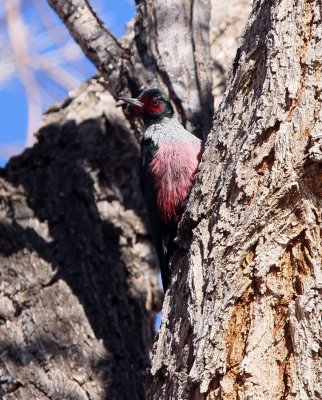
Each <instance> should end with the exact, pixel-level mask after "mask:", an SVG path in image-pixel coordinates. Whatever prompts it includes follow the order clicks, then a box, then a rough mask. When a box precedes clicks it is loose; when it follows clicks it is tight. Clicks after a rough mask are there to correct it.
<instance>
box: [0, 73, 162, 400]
mask: <svg viewBox="0 0 322 400" xmlns="http://www.w3.org/2000/svg"><path fill="white" fill-rule="evenodd" d="M137 160H138V143H137V140H136V139H135V137H134V136H133V134H132V133H131V132H130V130H129V124H128V123H127V121H126V120H125V118H124V115H123V113H122V111H121V109H118V108H116V106H115V100H114V99H113V97H112V96H111V95H110V94H109V93H108V92H107V91H106V90H105V88H104V86H103V85H102V83H100V82H99V81H98V80H96V79H94V80H92V81H90V82H88V83H87V84H84V85H83V86H82V87H81V88H79V89H78V90H77V91H76V92H74V93H73V94H71V95H70V97H69V98H68V99H67V101H66V102H65V103H64V104H63V105H61V106H59V107H54V108H52V110H50V111H49V112H48V113H47V114H46V115H45V116H44V121H43V128H42V129H41V130H40V131H39V133H38V143H37V144H36V145H35V146H34V147H33V148H31V149H28V150H26V151H25V152H24V153H23V154H22V155H21V156H19V157H16V158H14V159H12V160H11V161H10V163H9V165H8V166H7V168H6V169H5V170H3V171H1V178H0V185H1V186H0V187H1V189H0V190H1V203H0V207H1V208H0V213H1V214H0V215H1V223H0V266H1V285H0V293H1V296H0V322H1V323H0V338H1V343H0V350H1V363H0V375H1V384H0V393H1V398H3V399H5V400H8V399H19V400H23V399H26V400H30V399H105V398H111V399H119V398H124V399H130V398H131V399H142V398H144V390H143V377H144V374H145V370H146V368H147V367H148V365H149V360H148V352H149V349H150V348H151V342H152V338H153V331H154V327H153V324H154V312H155V311H156V310H157V309H160V306H161V302H162V297H161V290H160V289H159V288H158V283H157V264H156V263H155V262H154V256H153V250H152V248H151V244H150V239H149V235H148V232H147V229H146V227H145V226H146V224H145V213H144V207H143V202H142V199H141V196H140V193H139V190H138V189H137V188H138V187H139V181H138V175H137V168H136V164H137ZM124 382H126V385H125V384H124Z"/></svg>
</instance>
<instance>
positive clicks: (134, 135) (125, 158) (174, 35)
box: [0, 0, 322, 400]
mask: <svg viewBox="0 0 322 400" xmlns="http://www.w3.org/2000/svg"><path fill="white" fill-rule="evenodd" d="M48 2H49V3H50V4H51V5H52V6H53V7H54V8H55V9H56V11H57V12H58V13H59V15H60V16H61V18H62V19H63V21H64V22H65V24H66V26H67V27H68V29H69V30H70V32H71V34H72V35H73V37H74V38H75V39H76V40H77V42H78V43H79V44H80V46H81V47H82V48H83V50H84V52H85V53H86V54H87V56H88V57H89V58H90V59H91V60H92V61H93V62H94V63H95V65H96V66H97V68H98V69H99V71H100V73H101V75H102V76H103V77H104V80H103V79H102V78H94V79H92V80H91V81H89V82H87V83H85V84H84V85H82V86H81V87H80V88H79V89H77V90H76V91H75V92H74V93H72V94H71V95H70V96H69V97H68V98H67V99H66V100H65V101H64V102H63V103H62V104H60V105H57V106H54V107H52V109H51V110H49V111H48V113H46V114H45V116H44V120H43V124H42V128H41V130H40V131H39V133H38V142H37V143H36V144H35V146H34V147H33V148H31V149H28V150H26V151H25V152H24V153H23V154H22V155H21V156H19V157H16V158H14V159H12V160H11V162H10V163H9V165H8V166H7V168H5V169H4V170H1V171H0V195H1V198H0V216H1V221H0V273H1V280H0V354H1V358H0V394H1V395H0V397H1V398H3V399H4V400H8V399H10V400H13V399H19V400H20V399H21V400H24V399H26V400H27V399H28V400H30V399H59V400H60V399H77V400H78V399H95V400H96V399H97V400H99V399H144V398H145V391H144V388H143V381H144V378H145V375H146V371H147V368H148V367H150V363H151V362H150V357H149V351H150V350H151V346H152V340H153V334H154V332H153V331H154V327H153V324H154V313H155V311H157V310H159V309H160V307H161V303H162V292H161V290H160V289H159V287H158V285H157V265H156V261H155V257H154V252H153V249H152V246H151V243H150V236H149V233H148V228H147V224H146V215H145V211H144V204H143V201H142V199H141V194H140V185H139V179H138V175H137V169H136V165H137V164H138V156H139V144H138V140H137V139H138V137H139V135H140V131H141V128H142V127H141V126H140V123H139V122H138V121H135V120H134V119H133V117H132V116H131V115H130V114H129V112H128V110H127V109H126V108H121V107H120V106H119V105H118V104H117V100H116V98H117V97H118V96H119V95H121V94H132V95H135V96H136V95H137V94H138V93H139V91H141V90H142V89H143V88H146V87H152V86H160V87H161V88H163V89H165V90H166V91H167V92H168V93H169V94H170V97H171V100H172V102H173V105H174V108H175V111H176V114H177V115H178V117H179V119H180V121H181V122H182V123H183V124H184V125H185V126H186V127H187V128H188V129H190V130H191V131H193V132H194V133H195V134H197V135H198V136H199V137H204V138H205V137H206V135H207V133H208V131H209V129H210V127H211V125H212V118H213V115H214V104H215V107H216V108H217V107H218V105H219V103H220V101H221V96H222V94H223V92H224V91H226V92H225V95H224V98H223V101H222V102H221V104H220V106H219V109H218V111H217V112H216V115H215V121H214V123H213V129H212V131H211V133H210V135H209V137H208V140H207V145H206V151H205V153H204V156H203V161H202V163H201V166H200V172H199V174H198V176H197V179H196V184H195V187H194V190H193V193H192V195H191V198H190V201H189V204H188V208H187V211H186V213H185V214H184V217H183V220H182V222H181V225H180V232H179V235H178V239H177V240H178V243H179V244H180V247H181V249H180V250H179V251H178V252H177V253H176V254H175V256H174V259H173V261H172V283H171V286H170V289H169V291H168V292H167V294H166V297H165V301H164V306H163V315H162V320H163V323H162V326H161V329H160V331H159V334H158V336H157V340H156V343H155V348H154V350H153V354H152V366H151V368H150V374H149V376H148V379H147V382H146V392H147V397H148V398H149V399H176V400H177V399H189V400H190V399H245V400H246V399H256V400H258V399H265V400H270V399H274V400H275V399H300V400H306V399H310V400H311V399H319V398H321V397H322V389H321V378H320V375H321V374H320V371H321V350H320V349H321V320H320V319H319V316H320V314H321V301H319V300H320V297H319V294H320V292H319V290H321V279H322V276H321V275H322V274H321V251H322V250H321V239H320V224H321V218H322V216H321V212H320V209H321V198H322V194H321V190H320V180H321V178H322V175H321V162H322V150H321V149H322V139H321V128H322V122H321V119H322V117H321V112H320V108H321V90H322V89H321V76H320V75H321V74H320V71H321V57H322V55H321V46H320V42H321V39H322V30H321V26H322V24H321V7H322V6H321V1H319V0H315V1H314V0H299V1H297V2H296V3H295V4H294V2H293V1H291V0H279V1H277V0H259V1H254V4H253V9H252V11H251V13H250V17H249V20H248V23H247V26H246V30H245V33H244V37H243V40H242V42H241V45H240V48H239V49H238V51H237V55H236V57H235V54H236V48H237V38H238V36H239V35H240V33H241V32H242V29H243V28H244V25H245V23H246V19H247V17H248V15H249V11H250V4H249V1H246V0H227V1H226V2H225V3H224V4H223V2H222V1H219V0H210V1H207V0H190V1H186V0H175V1H170V0H155V1H152V0H146V1H139V0H137V14H136V16H135V18H134V20H133V21H132V23H131V24H130V27H129V32H128V34H127V35H126V37H124V38H123V39H122V40H116V39H115V38H114V37H113V36H112V35H111V34H110V33H109V32H108V31H107V30H106V28H105V27H104V26H103V24H102V23H101V21H100V20H99V18H98V16H96V15H95V13H94V12H93V10H92V9H91V8H90V6H89V3H88V2H87V1H86V0H48ZM82 18H84V20H83V19H82ZM84 21H85V23H84ZM84 27H86V30H85V31H84ZM234 58H235V61H234V62H233V60H234Z"/></svg>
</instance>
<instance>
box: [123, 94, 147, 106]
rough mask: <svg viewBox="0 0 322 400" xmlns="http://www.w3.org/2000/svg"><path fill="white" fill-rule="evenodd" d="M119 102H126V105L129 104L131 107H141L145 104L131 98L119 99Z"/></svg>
mask: <svg viewBox="0 0 322 400" xmlns="http://www.w3.org/2000/svg"><path fill="white" fill-rule="evenodd" d="M119 100H122V101H125V103H129V104H130V105H131V106H135V107H140V108H142V107H143V106H144V103H142V102H141V101H139V100H138V99H133V98H131V97H119Z"/></svg>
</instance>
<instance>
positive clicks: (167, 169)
mask: <svg viewBox="0 0 322 400" xmlns="http://www.w3.org/2000/svg"><path fill="white" fill-rule="evenodd" d="M201 153H202V146H201V142H200V143H189V142H188V143H183V142H172V143H168V144H164V145H162V146H160V147H159V149H158V152H157V154H156V156H155V157H154V159H153V161H152V163H151V165H150V171H151V174H152V177H153V181H154V189H155V190H156V194H157V203H158V209H159V211H160V214H161V217H162V219H163V221H164V222H166V223H167V222H170V221H178V220H179V218H180V215H179V213H178V211H179V208H181V207H182V206H183V205H184V204H185V202H186V201H187V198H188V196H189V194H190V191H191V188H192V185H193V181H194V176H195V174H196V171H197V168H198V164H199V162H200V157H201Z"/></svg>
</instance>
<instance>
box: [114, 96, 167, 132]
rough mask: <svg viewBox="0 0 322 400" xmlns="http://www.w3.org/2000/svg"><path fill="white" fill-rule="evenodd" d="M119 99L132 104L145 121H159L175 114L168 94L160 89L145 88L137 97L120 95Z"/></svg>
mask: <svg viewBox="0 0 322 400" xmlns="http://www.w3.org/2000/svg"><path fill="white" fill-rule="evenodd" d="M119 99H120V100H123V101H125V102H126V103H128V104H130V105H131V106H132V107H133V108H134V112H135V113H136V114H137V115H140V116H141V117H142V118H143V121H144V122H145V123H149V124H151V123H154V122H159V121H161V120H162V119H163V118H164V117H168V118H171V117H172V116H173V114H174V111H173V108H172V105H171V103H170V100H169V98H168V96H167V95H166V94H165V93H164V92H162V90H160V89H147V90H144V91H143V92H142V93H141V94H140V95H139V96H138V97H137V98H131V97H119Z"/></svg>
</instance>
